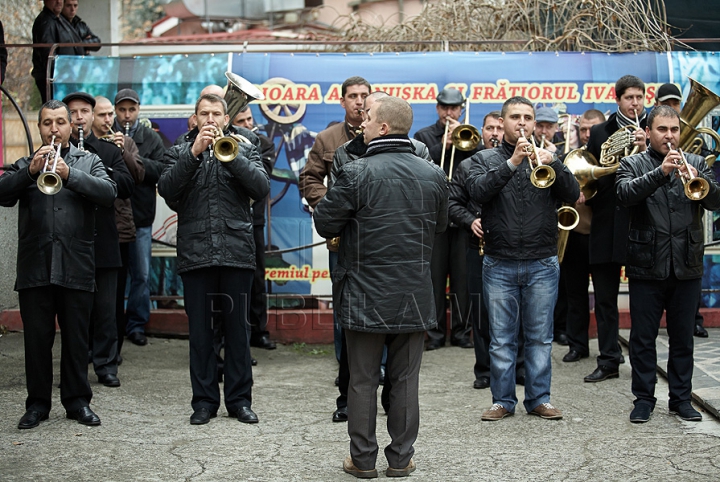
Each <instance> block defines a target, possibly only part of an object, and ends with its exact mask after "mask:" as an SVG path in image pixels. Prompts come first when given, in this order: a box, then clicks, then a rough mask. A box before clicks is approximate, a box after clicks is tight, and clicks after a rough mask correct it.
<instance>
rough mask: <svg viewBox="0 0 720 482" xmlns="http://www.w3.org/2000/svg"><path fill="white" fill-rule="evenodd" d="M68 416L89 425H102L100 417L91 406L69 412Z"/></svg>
mask: <svg viewBox="0 0 720 482" xmlns="http://www.w3.org/2000/svg"><path fill="white" fill-rule="evenodd" d="M66 416H67V418H69V419H71V420H77V422H78V423H81V424H83V425H88V426H94V425H100V417H98V416H97V415H95V412H93V411H92V410H91V409H90V407H83V408H81V409H80V410H75V411H74V412H67V413H66Z"/></svg>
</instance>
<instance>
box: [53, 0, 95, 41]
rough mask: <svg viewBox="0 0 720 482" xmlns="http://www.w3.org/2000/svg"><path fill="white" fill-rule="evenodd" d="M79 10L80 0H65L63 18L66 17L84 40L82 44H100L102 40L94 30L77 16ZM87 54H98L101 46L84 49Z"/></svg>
mask: <svg viewBox="0 0 720 482" xmlns="http://www.w3.org/2000/svg"><path fill="white" fill-rule="evenodd" d="M77 10H78V0H65V3H64V4H63V9H62V12H61V14H62V16H63V17H65V20H67V21H68V22H69V23H70V25H72V26H73V28H74V29H75V31H76V32H77V34H78V36H79V37H80V39H81V40H82V43H84V44H99V43H101V42H102V41H101V40H100V37H98V36H97V35H95V34H94V33H93V32H92V30H90V27H88V25H87V24H86V23H85V22H83V20H82V19H81V18H80V17H78V16H77ZM84 48H85V52H88V51H90V52H97V51H98V50H100V46H99V45H96V46H94V47H90V46H87V47H84Z"/></svg>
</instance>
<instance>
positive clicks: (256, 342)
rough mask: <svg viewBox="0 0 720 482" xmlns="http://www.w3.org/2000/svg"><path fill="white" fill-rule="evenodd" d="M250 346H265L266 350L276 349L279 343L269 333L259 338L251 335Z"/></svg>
mask: <svg viewBox="0 0 720 482" xmlns="http://www.w3.org/2000/svg"><path fill="white" fill-rule="evenodd" d="M250 346H254V347H256V348H264V349H265V350H274V349H275V348H277V345H276V344H275V342H274V341H272V340H271V339H270V338H269V337H268V336H267V335H263V336H261V337H258V338H253V337H250Z"/></svg>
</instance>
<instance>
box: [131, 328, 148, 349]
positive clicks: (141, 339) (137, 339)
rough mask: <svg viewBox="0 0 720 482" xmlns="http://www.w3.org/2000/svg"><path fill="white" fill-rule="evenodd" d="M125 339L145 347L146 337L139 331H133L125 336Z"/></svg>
mask: <svg viewBox="0 0 720 482" xmlns="http://www.w3.org/2000/svg"><path fill="white" fill-rule="evenodd" d="M127 339H128V340H130V341H131V342H133V343H134V344H135V345H138V346H145V345H147V337H146V336H145V334H144V333H140V332H139V331H133V332H132V333H130V334H129V335H128V336H127Z"/></svg>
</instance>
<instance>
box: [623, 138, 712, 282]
mask: <svg viewBox="0 0 720 482" xmlns="http://www.w3.org/2000/svg"><path fill="white" fill-rule="evenodd" d="M685 157H686V159H687V161H688V162H689V163H690V164H692V165H693V166H694V167H695V169H697V171H698V177H703V178H704V179H705V180H706V181H707V182H708V184H709V185H710V189H709V192H708V194H707V196H706V197H705V198H704V199H703V200H701V201H691V200H690V199H688V198H687V196H685V193H684V190H683V184H682V181H681V180H680V179H678V178H676V177H675V176H674V175H672V174H671V175H670V176H666V175H665V174H664V173H663V172H662V169H661V164H662V161H663V158H664V156H662V155H661V154H659V153H657V152H656V151H654V150H652V148H649V149H648V150H647V151H645V152H643V153H640V154H635V155H634V156H629V157H626V158H624V159H622V161H620V167H619V168H618V171H617V180H616V183H615V186H616V188H617V197H618V201H619V202H620V203H621V204H623V205H624V206H627V207H628V208H629V209H630V236H629V238H628V245H627V249H628V257H627V262H626V265H625V274H626V275H627V277H628V278H633V279H643V280H664V279H666V278H667V277H668V276H669V275H670V266H671V264H672V268H673V272H674V273H675V276H676V277H677V278H678V279H680V280H687V279H695V278H700V277H702V274H703V251H704V247H703V226H702V216H703V208H705V209H707V210H708V211H717V210H718V209H720V189H718V184H717V182H716V181H715V176H713V174H712V171H711V170H710V168H709V167H708V166H707V164H706V163H705V159H703V158H702V157H700V156H697V155H695V154H687V153H686V154H685Z"/></svg>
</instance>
